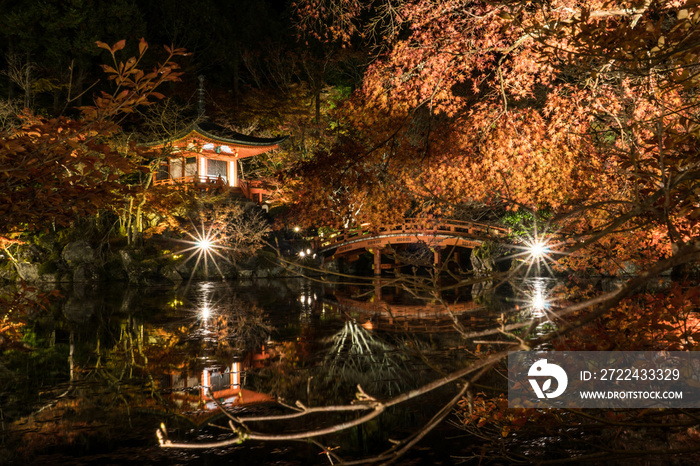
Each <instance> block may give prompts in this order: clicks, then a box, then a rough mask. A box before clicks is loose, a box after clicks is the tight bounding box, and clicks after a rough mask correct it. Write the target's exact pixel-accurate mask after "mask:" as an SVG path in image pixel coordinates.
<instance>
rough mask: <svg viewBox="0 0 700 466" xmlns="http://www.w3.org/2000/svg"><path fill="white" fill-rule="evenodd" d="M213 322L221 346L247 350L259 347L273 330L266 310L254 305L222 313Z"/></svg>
mask: <svg viewBox="0 0 700 466" xmlns="http://www.w3.org/2000/svg"><path fill="white" fill-rule="evenodd" d="M212 324H213V326H214V328H215V329H216V330H215V331H216V335H217V339H218V341H219V346H221V345H225V346H230V347H232V348H236V349H246V350H250V349H253V348H258V347H259V346H260V345H261V344H263V343H264V342H265V341H266V340H267V338H268V337H269V336H270V333H272V330H273V327H272V325H270V323H269V321H268V318H267V315H266V314H265V312H264V311H263V310H262V309H261V308H259V307H258V306H254V305H250V307H248V308H240V309H238V311H237V312H225V313H221V314H219V315H217V316H216V318H215V319H214V322H213V323H212Z"/></svg>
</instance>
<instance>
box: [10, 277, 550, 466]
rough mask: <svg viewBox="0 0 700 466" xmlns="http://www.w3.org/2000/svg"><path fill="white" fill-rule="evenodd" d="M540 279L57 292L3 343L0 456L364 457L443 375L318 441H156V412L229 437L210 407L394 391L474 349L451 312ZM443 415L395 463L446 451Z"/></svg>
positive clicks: (473, 315)
mask: <svg viewBox="0 0 700 466" xmlns="http://www.w3.org/2000/svg"><path fill="white" fill-rule="evenodd" d="M549 286H551V283H548V282H547V281H543V280H540V281H533V282H531V283H529V284H526V285H525V286H522V287H517V288H516V289H512V288H511V287H505V288H500V289H499V291H498V293H495V292H494V290H492V289H490V288H489V287H488V286H483V285H480V286H474V287H465V288H458V289H456V290H452V291H451V292H450V293H449V294H448V295H447V296H445V297H444V299H445V301H444V302H440V300H439V299H435V298H433V299H432V300H431V299H427V300H426V299H423V298H421V297H420V293H418V292H417V291H415V290H411V289H408V288H402V287H398V286H391V284H390V283H389V282H386V281H385V282H383V283H381V282H380V283H374V284H373V285H372V284H370V285H368V286H361V285H347V284H345V285H334V284H329V283H323V282H314V281H311V280H305V279H277V280H257V281H239V282H222V281H207V282H194V283H190V284H188V285H182V286H179V287H175V288H172V287H170V288H131V287H127V286H110V287H91V286H76V287H75V288H72V289H64V290H62V291H61V294H62V297H59V298H54V299H53V300H52V301H51V303H50V305H49V309H48V310H47V311H45V312H43V313H42V314H41V315H39V316H37V317H36V318H35V319H34V323H33V324H32V326H31V328H30V329H29V331H28V333H27V336H26V338H25V343H26V344H27V346H29V347H31V348H32V349H31V350H12V351H7V352H6V353H5V354H3V357H2V358H3V360H2V364H0V371H1V372H0V379H1V380H2V384H1V385H0V422H1V423H2V424H1V425H2V429H1V431H0V434H1V440H0V463H3V464H33V463H42V464H52V465H53V464H71V465H74V464H124V463H129V462H133V463H136V464H146V463H147V464H210V463H212V462H215V461H216V462H217V463H219V462H220V461H224V462H226V463H228V464H330V460H329V458H330V455H331V453H332V454H338V455H339V456H341V457H343V458H346V459H357V458H362V457H365V456H368V455H373V454H377V453H379V452H381V451H383V450H385V449H387V448H389V447H390V446H391V443H390V441H391V440H393V439H401V438H405V437H407V436H409V435H411V434H412V433H414V432H416V431H418V430H420V427H421V426H422V425H424V424H425V423H426V422H428V421H429V419H430V418H431V417H432V416H433V415H434V414H435V413H436V411H438V410H439V408H440V407H441V405H442V403H443V402H444V401H445V400H446V399H448V398H446V397H452V396H454V394H455V393H456V392H455V386H454V384H453V385H450V386H449V387H445V388H444V389H441V390H437V391H435V392H431V393H429V394H426V395H424V396H422V397H419V398H416V399H414V400H411V401H410V402H406V403H402V404H401V405H397V406H395V407H393V408H391V409H388V410H387V412H385V413H383V414H382V415H381V416H379V417H377V418H375V419H373V420H371V421H369V422H367V423H364V424H362V425H360V426H359V427H353V428H350V429H347V430H345V431H343V432H340V433H339V434H334V435H329V436H324V437H322V438H320V439H319V440H320V441H322V444H323V445H324V446H327V447H330V448H332V449H333V451H332V452H325V453H324V449H323V448H320V447H319V445H316V444H313V443H309V442H298V441H279V442H277V441H270V442H259V441H254V440H249V441H246V442H243V443H241V444H235V443H234V444H233V445H228V446H226V447H221V448H210V449H206V450H197V449H193V450H191V449H163V448H160V447H159V445H158V439H157V438H156V430H157V429H158V428H159V426H160V425H161V423H162V424H164V426H165V432H166V434H167V437H168V439H169V440H171V441H177V442H183V443H189V444H194V443H207V442H212V441H217V442H219V441H224V440H226V439H231V438H233V437H234V436H233V434H232V432H231V430H230V429H228V428H227V426H228V419H227V418H226V417H225V415H223V414H222V412H221V410H220V406H223V407H225V408H226V409H227V411H229V412H230V413H233V415H234V416H236V417H248V416H267V415H279V414H282V413H285V412H289V410H288V409H287V408H285V407H283V406H282V405H281V404H279V403H277V401H280V402H282V403H286V404H288V405H294V404H295V403H296V402H297V401H298V402H300V403H302V404H303V405H304V406H307V407H316V406H327V405H346V404H348V403H350V402H351V401H353V400H355V399H358V397H361V395H363V394H367V395H366V396H368V397H376V398H378V399H388V398H391V397H394V396H397V395H398V394H401V393H406V392H408V391H410V390H411V389H414V388H417V387H419V386H421V385H423V384H425V383H428V382H430V381H432V380H434V379H436V378H438V377H440V376H441V374H444V373H446V371H450V370H454V369H455V368H459V367H462V366H464V365H465V364H466V363H467V360H468V358H467V357H465V355H466V354H469V353H470V352H473V351H478V349H476V348H473V347H467V346H465V343H464V340H463V339H462V338H461V337H460V334H459V333H458V332H457V331H456V330H455V323H457V324H458V325H459V326H462V328H469V329H471V330H473V329H479V328H482V327H483V328H485V327H487V326H492V325H493V324H494V323H495V322H497V321H498V319H499V318H502V314H503V313H504V312H508V313H511V314H514V315H515V318H518V317H517V315H518V313H520V314H522V313H523V310H526V312H527V313H530V314H531V313H533V312H535V313H536V312H541V311H542V309H544V307H545V306H546V302H545V299H544V296H545V295H546V289H547V287H549ZM524 302H528V303H529V304H525V305H524V304H523V303H524ZM518 303H520V304H518ZM516 308H517V309H519V310H514V309H516ZM448 309H449V311H448ZM457 350H459V351H457ZM358 386H359V387H361V388H358ZM363 392H364V393H363ZM212 395H213V396H212ZM357 416H359V414H356V413H340V414H339V415H337V416H336V415H335V414H333V413H321V414H319V415H315V416H310V417H308V418H304V419H302V420H298V421H284V422H278V421H268V422H259V423H255V427H254V428H255V430H256V431H263V432H269V433H271V434H275V435H279V434H285V433H289V432H299V431H304V430H313V429H318V428H322V427H324V426H326V425H329V424H333V423H337V422H340V421H347V420H352V419H356V418H357ZM447 420H448V421H450V422H443V423H442V425H441V427H440V428H439V430H438V431H437V432H434V433H431V434H430V435H429V437H428V438H426V439H423V440H422V441H421V442H420V443H418V445H417V447H415V448H414V449H412V450H411V452H410V453H409V454H408V455H407V457H406V458H407V459H406V461H408V462H410V463H411V464H423V463H424V462H425V464H433V463H436V462H441V461H445V462H447V463H452V461H453V455H458V454H459V452H460V450H461V449H462V447H463V446H468V444H469V442H470V441H472V440H469V438H468V437H465V432H464V431H462V430H460V429H459V428H458V427H455V426H454V425H453V424H458V422H457V418H456V417H454V416H453V415H449V416H448V417H447ZM251 425H252V424H251ZM447 432H449V435H448V434H447ZM448 437H449V438H448ZM402 461H403V460H402Z"/></svg>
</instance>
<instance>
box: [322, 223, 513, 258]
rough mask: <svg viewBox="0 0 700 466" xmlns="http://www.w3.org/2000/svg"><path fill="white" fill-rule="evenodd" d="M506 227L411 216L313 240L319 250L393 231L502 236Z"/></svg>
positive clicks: (467, 235)
mask: <svg viewBox="0 0 700 466" xmlns="http://www.w3.org/2000/svg"><path fill="white" fill-rule="evenodd" d="M508 232H509V230H508V229H507V228H502V227H495V226H493V225H488V224H486V223H477V222H467V221H462V220H438V219H420V218H408V219H406V220H404V221H403V222H401V223H395V224H385V225H379V226H373V225H363V226H361V227H357V228H349V229H347V230H344V231H341V232H338V233H333V234H331V235H329V236H327V237H325V238H320V237H319V238H315V239H314V240H313V241H312V243H313V247H314V249H316V250H323V249H332V248H334V247H336V246H339V245H341V244H343V243H347V242H348V241H353V240H357V239H360V238H362V237H363V236H380V235H392V234H412V233H420V234H422V235H425V234H449V235H451V236H461V237H482V236H488V237H493V236H502V235H506V234H508Z"/></svg>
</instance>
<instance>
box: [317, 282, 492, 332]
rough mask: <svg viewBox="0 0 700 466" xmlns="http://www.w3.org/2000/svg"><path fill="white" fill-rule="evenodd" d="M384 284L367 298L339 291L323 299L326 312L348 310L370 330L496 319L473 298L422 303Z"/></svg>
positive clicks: (451, 327)
mask: <svg viewBox="0 0 700 466" xmlns="http://www.w3.org/2000/svg"><path fill="white" fill-rule="evenodd" d="M381 283H382V281H381V280H375V284H376V286H375V291H374V294H373V295H372V296H371V297H368V298H367V299H362V298H358V297H357V295H355V297H353V295H352V294H349V293H347V292H342V291H336V292H335V293H334V295H333V298H325V299H323V308H324V312H326V311H336V312H340V313H344V314H346V315H347V316H350V317H352V318H353V319H354V320H355V321H357V322H358V323H359V324H360V325H361V326H362V327H364V328H365V329H367V330H383V331H401V332H404V331H407V332H418V333H433V332H450V331H455V322H456V321H460V322H462V323H465V322H468V323H469V326H471V327H474V326H480V325H484V324H487V323H488V322H490V321H491V320H492V315H491V314H492V313H489V312H488V310H487V309H486V308H485V307H484V306H483V305H480V304H478V303H477V302H475V301H474V300H473V299H472V298H467V297H466V296H461V297H459V298H455V297H452V298H450V299H446V300H445V301H443V302H438V301H437V300H425V301H423V302H421V301H420V300H417V299H415V298H414V299H407V298H406V296H403V295H402V294H401V292H400V290H396V289H395V288H394V287H386V286H385V287H382V286H381ZM382 290H383V291H382ZM394 290H395V291H394Z"/></svg>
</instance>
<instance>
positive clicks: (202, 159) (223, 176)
mask: <svg viewBox="0 0 700 466" xmlns="http://www.w3.org/2000/svg"><path fill="white" fill-rule="evenodd" d="M286 138H287V137H286V136H283V137H276V138H258V137H252V136H246V135H243V134H239V133H235V132H233V131H230V130H228V129H226V128H224V127H223V126H220V125H217V124H215V123H212V122H209V121H207V120H204V121H200V122H199V123H193V124H191V125H190V126H189V127H187V128H186V129H185V130H184V131H182V132H180V133H179V134H177V135H176V136H174V137H172V138H169V139H167V140H164V141H158V142H154V143H151V144H148V145H147V146H148V147H149V148H151V149H156V150H158V149H161V150H164V151H169V154H168V157H167V161H164V162H162V163H161V165H160V167H159V168H158V171H157V172H156V173H155V177H154V184H156V185H159V184H174V185H183V186H192V185H194V187H195V188H197V189H209V188H224V187H226V188H229V189H231V190H233V191H238V192H240V193H241V194H243V195H244V196H245V197H247V198H248V199H251V200H253V201H255V202H257V203H259V204H261V203H262V201H263V196H264V195H265V194H266V193H267V190H266V189H265V187H264V185H263V184H262V183H261V182H259V181H258V180H246V179H244V178H245V177H244V174H243V170H242V167H243V166H242V164H241V161H242V160H244V159H247V158H249V157H254V156H256V155H260V154H263V153H265V152H269V151H271V150H274V149H277V148H279V144H280V143H281V142H282V141H284V140H285V139H286Z"/></svg>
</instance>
